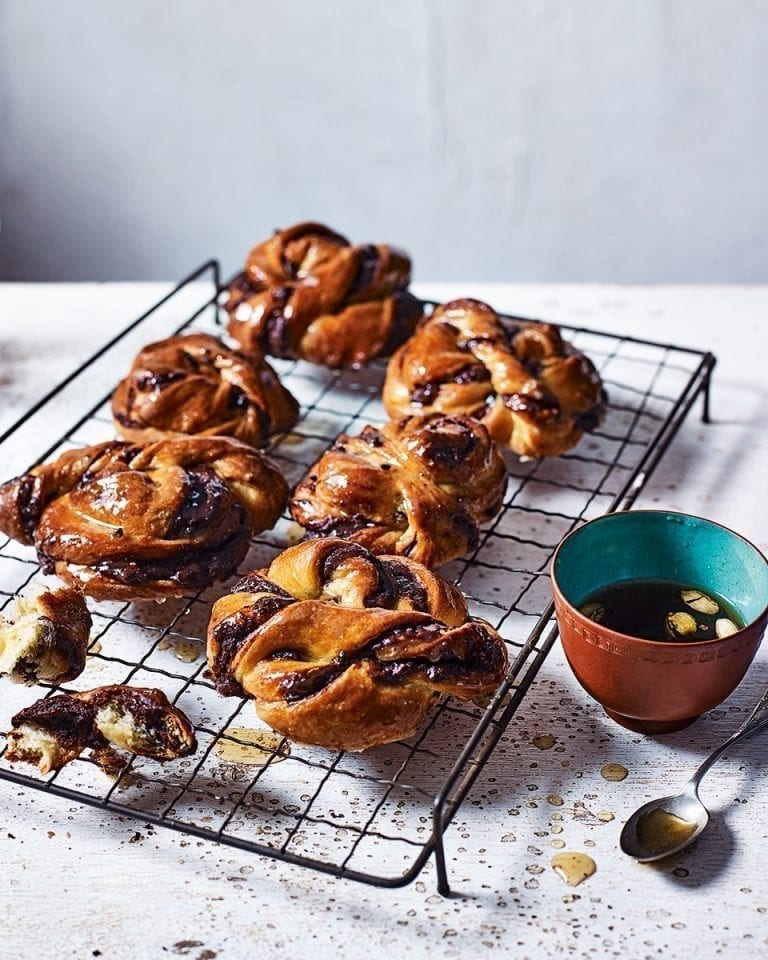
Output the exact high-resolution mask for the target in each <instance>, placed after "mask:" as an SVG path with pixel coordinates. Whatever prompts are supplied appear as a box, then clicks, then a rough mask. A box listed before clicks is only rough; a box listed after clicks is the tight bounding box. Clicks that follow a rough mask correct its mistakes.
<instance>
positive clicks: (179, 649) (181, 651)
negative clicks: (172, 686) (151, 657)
mask: <svg viewBox="0 0 768 960" xmlns="http://www.w3.org/2000/svg"><path fill="white" fill-rule="evenodd" d="M157 649H158V650H170V651H171V653H173V655H174V657H176V659H177V660H181V661H182V663H193V662H194V661H195V660H197V658H198V657H199V656H200V652H201V650H200V644H199V643H197V642H196V641H194V640H185V639H184V638H183V637H171V636H168V637H163V639H162V640H161V641H160V643H158V645H157Z"/></svg>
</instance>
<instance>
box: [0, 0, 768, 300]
mask: <svg viewBox="0 0 768 960" xmlns="http://www.w3.org/2000/svg"><path fill="white" fill-rule="evenodd" d="M738 9H739V11H740V12H739V15H738V16H734V14H733V9H732V6H730V5H723V4H721V3H719V2H717V0H676V2H675V3H674V4H662V3H646V4H615V5H606V4H604V3H602V2H601V0H583V2H581V3H579V4H570V5H569V4H559V3H556V2H554V0H529V2H528V3H526V4H524V5H523V4H506V3H504V2H503V0H489V2H487V3H484V4H482V5H477V4H474V5H468V4H466V3H461V2H460V0H445V2H444V3H441V4H439V5H438V4H433V3H430V2H429V0H421V2H420V3H413V2H409V0H392V2H390V3H388V4H386V5H384V6H379V7H377V8H376V9H375V10H374V9H371V10H369V11H368V12H367V13H366V17H365V22H362V21H361V17H360V15H359V6H358V5H357V4H355V3H353V0H340V2H338V3H337V4H335V5H334V8H333V14H332V15H330V16H329V14H328V10H327V9H326V8H325V7H323V6H322V5H318V4H316V3H314V2H312V0H294V2H293V3H291V4H290V5H282V6H281V5H274V4H273V5H260V6H259V7H258V12H257V8H256V7H254V5H253V4H250V3H248V2H246V0H229V2H228V3H226V4H225V5H216V6H213V5H211V4H208V3H205V2H204V0H183V2H182V0H167V2H166V3H164V4H162V5H159V6H158V5H157V4H154V3H150V2H149V0H135V2H134V3H132V4H118V3H114V2H113V3H103V2H101V3H100V2H97V0H72V2H70V3H69V4H68V5H67V10H66V14H65V13H64V12H63V11H62V9H61V5H60V4H58V3H55V2H54V0H37V2H36V3H35V4H34V5H31V6H30V5H28V4H21V3H15V4H14V3H10V2H5V3H2V4H1V5H0V91H2V92H1V93H0V98H2V99H1V100H0V119H1V120H2V126H3V164H2V170H1V171H0V215H2V232H1V233H0V277H2V278H5V279H9V278H13V279H35V280H53V279H140V278H141V279H170V278H172V277H177V276H180V275H182V274H184V273H185V272H187V271H188V270H189V269H190V268H191V267H192V266H194V265H195V264H196V263H197V262H199V261H201V260H203V259H205V258H207V257H209V256H211V255H217V256H219V257H221V259H222V260H223V262H224V267H225V269H226V270H229V269H234V268H235V267H236V266H237V264H239V263H240V262H241V261H242V258H243V255H244V253H245V251H246V250H247V249H248V248H249V247H250V246H251V245H252V244H253V243H255V242H256V241H257V240H259V239H261V238H263V237H264V236H266V235H267V234H268V233H269V232H270V231H271V230H272V229H273V228H274V227H277V226H285V225H288V224H290V223H292V222H295V221H297V220H302V219H308V218H313V219H321V220H327V221H328V222H329V223H330V224H331V225H332V226H335V227H336V228H337V229H339V230H341V231H342V232H345V233H347V234H348V235H349V236H350V238H351V239H353V240H354V241H363V242H364V241H381V242H391V243H396V244H400V245H402V246H404V247H405V248H406V249H408V250H409V251H410V253H411V254H412V256H413V259H414V266H415V277H416V279H419V280H426V279H450V278H458V277H460V278H466V279H473V280H555V281H556V280H559V281H617V282H661V281H690V282H705V281H707V282H715V281H744V282H748V281H761V280H765V279H766V267H765V259H764V256H763V250H762V242H761V240H762V235H763V233H764V214H763V211H764V210H765V209H766V204H767V203H768V180H767V179H766V178H765V177H764V175H763V157H764V156H765V154H766V142H765V140H766V133H765V130H766V127H765V124H764V123H762V122H756V121H759V120H761V119H762V101H761V96H760V94H761V91H762V90H764V88H765V81H766V76H767V74H768V29H765V28H766V27H768V7H766V6H765V5H764V4H762V3H760V2H759V0H741V2H740V3H739V4H738ZM745 26H747V27H749V28H748V29H745ZM713 65H714V66H713Z"/></svg>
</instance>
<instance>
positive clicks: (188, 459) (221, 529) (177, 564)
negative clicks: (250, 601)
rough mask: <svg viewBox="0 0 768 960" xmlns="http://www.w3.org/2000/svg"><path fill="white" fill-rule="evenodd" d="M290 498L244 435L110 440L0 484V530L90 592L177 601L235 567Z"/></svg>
mask: <svg viewBox="0 0 768 960" xmlns="http://www.w3.org/2000/svg"><path fill="white" fill-rule="evenodd" d="M287 497H288V487H287V484H286V482H285V479H284V478H283V476H282V474H281V473H280V471H279V470H278V469H277V467H275V466H274V464H272V463H271V462H270V461H269V460H268V459H267V458H266V457H265V456H264V455H263V454H261V453H259V452H258V451H257V450H254V449H253V448H252V447H249V446H246V444H244V443H240V442H239V441H238V440H233V439H229V438H227V437H189V438H186V439H176V440H160V441H158V442H157V443H152V444H149V445H147V446H145V447H141V446H137V445H135V444H131V443H124V442H120V441H111V442H107V443H101V444H97V445H96V446H92V447H83V448H81V449H78V450H70V451H67V452H66V453H64V454H62V455H61V456H60V457H59V458H58V459H57V460H55V461H53V462H52V463H47V464H44V465H42V466H40V467H35V469H34V470H32V471H30V473H28V474H25V475H23V476H21V477H17V478H16V479H15V480H10V481H8V482H7V483H5V484H3V485H2V486H0V530H2V531H3V532H4V533H6V534H8V536H10V537H13V538H14V539H16V540H20V541H21V542H22V543H29V544H31V543H34V545H35V547H36V548H37V553H38V557H39V559H40V562H41V564H42V567H43V570H44V571H45V572H46V573H53V572H55V573H57V574H58V575H59V576H60V577H61V578H62V579H63V580H65V581H67V582H68V583H71V584H75V585H78V586H79V587H80V588H81V589H82V590H83V592H84V593H87V594H89V595H90V596H93V597H97V598H100V599H126V600H131V599H137V598H142V597H143V598H162V597H178V596H183V595H185V594H187V593H190V592H195V591H197V590H200V589H202V588H204V587H207V586H209V585H210V584H211V583H212V582H213V581H214V580H217V579H221V578H223V577H226V576H228V575H229V574H230V573H232V571H233V570H234V569H235V567H236V566H237V564H238V563H239V562H240V561H241V560H242V559H243V557H244V556H245V553H246V551H247V549H248V541H249V539H250V537H251V535H252V534H253V533H256V532H259V531H261V530H265V529H267V528H269V527H271V526H273V525H274V523H275V522H276V521H277V519H278V517H279V516H280V513H281V511H282V510H283V508H284V507H285V503H286V500H287Z"/></svg>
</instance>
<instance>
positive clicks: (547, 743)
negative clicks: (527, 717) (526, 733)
mask: <svg viewBox="0 0 768 960" xmlns="http://www.w3.org/2000/svg"><path fill="white" fill-rule="evenodd" d="M531 743H532V744H533V745H534V747H537V748H538V749H539V750H551V749H552V747H554V745H555V744H556V743H557V741H556V740H555V738H554V737H553V736H552V734H551V733H537V734H536V736H535V737H534V738H533V739H532V740H531Z"/></svg>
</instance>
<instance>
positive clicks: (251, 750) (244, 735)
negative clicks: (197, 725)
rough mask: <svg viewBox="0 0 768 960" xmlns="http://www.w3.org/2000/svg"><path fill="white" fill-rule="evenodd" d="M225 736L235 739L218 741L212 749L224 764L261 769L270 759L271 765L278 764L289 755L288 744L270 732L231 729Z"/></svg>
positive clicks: (243, 728) (244, 728)
mask: <svg viewBox="0 0 768 960" xmlns="http://www.w3.org/2000/svg"><path fill="white" fill-rule="evenodd" d="M226 735H227V737H234V738H235V739H233V740H229V739H222V740H219V742H218V743H217V744H216V747H215V748H214V750H215V753H216V756H217V757H218V758H219V759H220V760H223V761H224V762H225V763H239V764H248V765H249V766H259V767H263V766H264V765H265V764H266V763H267V762H269V761H270V758H271V762H272V763H279V762H280V761H281V760H285V758H286V757H287V756H289V755H290V753H291V747H290V744H289V743H288V742H287V741H286V739H285V737H281V736H280V734H278V733H273V732H272V731H271V730H254V729H251V728H250V727H232V728H231V729H229V730H227V733H226ZM239 741H243V742H242V743H241V742H239Z"/></svg>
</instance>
